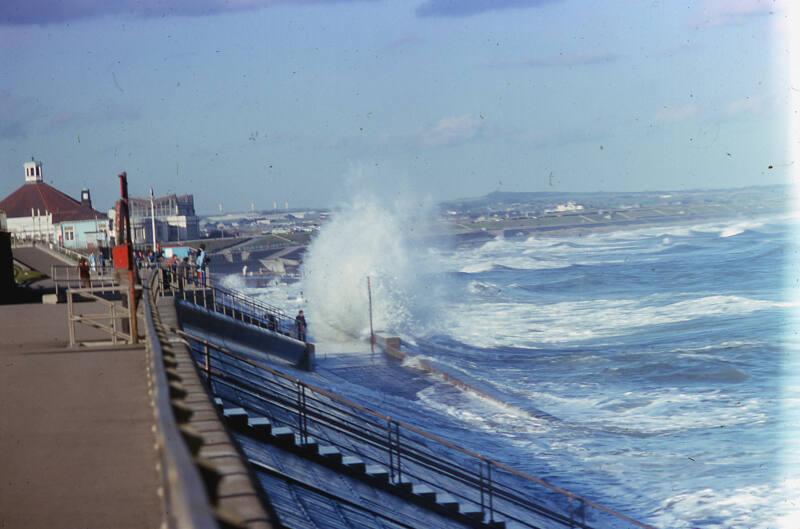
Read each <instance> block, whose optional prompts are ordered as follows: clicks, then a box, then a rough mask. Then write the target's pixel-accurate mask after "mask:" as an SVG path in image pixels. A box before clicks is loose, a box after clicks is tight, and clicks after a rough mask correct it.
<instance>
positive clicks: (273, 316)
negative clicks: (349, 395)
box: [159, 266, 294, 336]
mask: <svg viewBox="0 0 800 529" xmlns="http://www.w3.org/2000/svg"><path fill="white" fill-rule="evenodd" d="M159 270H160V283H161V284H160V286H159V289H160V292H162V294H163V293H166V292H167V291H170V292H171V293H172V295H173V296H175V297H179V298H180V299H182V300H184V301H189V302H191V303H193V304H195V305H198V306H201V307H203V308H205V309H208V310H213V311H215V312H217V313H219V314H222V315H224V316H229V317H231V318H234V319H236V320H240V321H242V322H244V323H247V324H250V325H255V326H257V327H261V328H263V329H267V330H270V331H275V332H279V333H282V334H285V335H287V336H288V335H291V334H292V331H293V326H294V319H293V318H290V317H289V316H288V315H287V314H286V313H285V312H283V311H282V310H281V309H279V308H278V307H275V306H274V305H270V304H269V303H264V302H262V301H258V300H256V299H253V298H251V297H249V296H246V295H244V294H242V293H241V292H237V291H235V290H231V289H228V288H224V287H220V286H216V285H212V284H211V281H210V277H209V276H208V274H207V272H205V271H200V270H198V269H197V268H196V267H192V266H187V267H177V268H175V269H172V268H166V267H161V268H160V269H159ZM201 274H203V275H201Z"/></svg>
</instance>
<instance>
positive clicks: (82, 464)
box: [0, 304, 162, 529]
mask: <svg viewBox="0 0 800 529" xmlns="http://www.w3.org/2000/svg"><path fill="white" fill-rule="evenodd" d="M98 310H99V309H98ZM78 338H79V339H82V340H89V339H97V338H103V336H102V335H99V334H95V332H94V331H92V330H90V329H86V330H84V332H83V333H82V334H79V335H78ZM68 342H69V340H68V329H67V308H66V305H64V304H59V305H40V304H26V305H6V306H0V362H2V367H1V368H0V468H1V469H2V474H3V479H2V480H0V527H2V528H4V529H6V528H17V527H20V528H22V527H24V528H31V529H33V528H40V527H41V528H48V529H52V528H59V527H64V528H98V529H100V528H104V529H105V528H112V527H113V528H157V527H159V526H161V523H162V502H161V500H160V498H159V486H160V478H159V474H158V469H157V461H158V453H157V450H156V437H155V434H154V432H153V411H152V407H151V401H150V397H149V394H148V375H147V356H146V353H145V348H144V346H143V345H138V346H137V345H127V346H124V345H123V346H119V345H118V346H114V347H110V346H108V347H106V346H95V347H91V348H69V347H68Z"/></svg>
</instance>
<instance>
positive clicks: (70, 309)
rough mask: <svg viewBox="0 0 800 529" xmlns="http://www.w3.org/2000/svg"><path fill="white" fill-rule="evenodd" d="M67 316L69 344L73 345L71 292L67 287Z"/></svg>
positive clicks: (73, 329) (73, 321) (73, 326)
mask: <svg viewBox="0 0 800 529" xmlns="http://www.w3.org/2000/svg"><path fill="white" fill-rule="evenodd" d="M67 318H68V319H69V345H70V346H71V347H74V346H75V320H74V318H73V314H72V293H71V292H70V291H69V289H67Z"/></svg>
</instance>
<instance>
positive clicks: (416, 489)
mask: <svg viewBox="0 0 800 529" xmlns="http://www.w3.org/2000/svg"><path fill="white" fill-rule="evenodd" d="M411 494H413V495H414V496H416V497H418V498H419V499H421V500H423V501H426V502H431V503H433V502H435V501H436V491H435V490H433V489H432V488H430V487H429V486H428V485H425V484H415V485H412V486H411Z"/></svg>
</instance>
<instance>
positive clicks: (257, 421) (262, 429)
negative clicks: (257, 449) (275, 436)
mask: <svg viewBox="0 0 800 529" xmlns="http://www.w3.org/2000/svg"><path fill="white" fill-rule="evenodd" d="M247 426H248V427H249V428H250V431H252V432H253V433H255V434H257V435H258V436H259V437H263V438H264V439H266V438H267V437H269V436H270V434H271V433H272V421H270V420H269V419H267V418H266V417H250V418H249V419H247Z"/></svg>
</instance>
